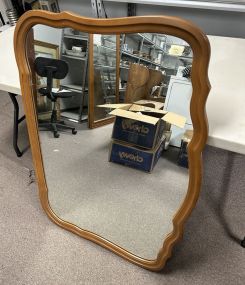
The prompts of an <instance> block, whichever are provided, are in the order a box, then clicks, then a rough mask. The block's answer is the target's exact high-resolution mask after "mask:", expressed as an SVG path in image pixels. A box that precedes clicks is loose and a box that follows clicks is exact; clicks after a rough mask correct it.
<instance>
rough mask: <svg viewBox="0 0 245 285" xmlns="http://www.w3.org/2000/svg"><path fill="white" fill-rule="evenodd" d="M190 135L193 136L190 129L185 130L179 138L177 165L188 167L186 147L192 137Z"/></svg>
mask: <svg viewBox="0 0 245 285" xmlns="http://www.w3.org/2000/svg"><path fill="white" fill-rule="evenodd" d="M192 136H193V131H192V130H187V131H185V133H184V135H183V138H182V140H181V146H180V151H179V155H178V165H180V166H183V167H186V168H188V167H189V163H188V153H187V147H188V144H189V142H190V141H191V139H192Z"/></svg>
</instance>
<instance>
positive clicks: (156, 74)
mask: <svg viewBox="0 0 245 285" xmlns="http://www.w3.org/2000/svg"><path fill="white" fill-rule="evenodd" d="M163 79H164V75H163V73H162V72H161V71H159V70H155V69H150V68H147V67H145V66H144V65H142V64H136V63H133V64H131V65H130V69H129V73H128V81H127V89H126V94H125V102H126V103H132V102H136V101H138V100H142V99H149V100H150V99H151V97H150V95H151V90H152V88H153V87H154V86H159V85H160V84H161V83H162V82H163Z"/></svg>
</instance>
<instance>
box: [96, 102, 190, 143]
mask: <svg viewBox="0 0 245 285" xmlns="http://www.w3.org/2000/svg"><path fill="white" fill-rule="evenodd" d="M99 107H103V108H110V109H114V110H113V111H111V112H110V113H109V114H110V115H114V116H116V119H115V123H114V127H113V131H112V139H115V140H118V141H122V142H127V143H130V144H133V145H135V146H139V147H143V148H146V149H153V148H155V147H156V145H158V143H159V141H160V140H161V138H162V136H163V134H164V131H169V130H170V126H171V124H172V125H175V126H178V127H180V128H184V126H185V122H186V118H184V117H182V116H180V115H177V114H175V113H172V112H167V111H163V110H159V109H155V108H150V107H146V106H142V105H137V104H105V105H99Z"/></svg>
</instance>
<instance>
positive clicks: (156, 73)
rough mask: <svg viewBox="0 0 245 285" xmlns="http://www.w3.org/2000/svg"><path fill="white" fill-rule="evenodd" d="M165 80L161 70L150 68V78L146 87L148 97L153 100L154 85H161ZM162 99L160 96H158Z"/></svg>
mask: <svg viewBox="0 0 245 285" xmlns="http://www.w3.org/2000/svg"><path fill="white" fill-rule="evenodd" d="M163 80H164V75H163V73H162V72H161V71H160V70H155V69H149V80H148V81H147V84H146V88H147V93H146V99H148V100H152V99H153V98H152V97H151V91H152V88H153V87H154V86H160V85H161V83H162V82H163ZM157 99H158V100H160V98H157Z"/></svg>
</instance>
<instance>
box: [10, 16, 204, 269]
mask: <svg viewBox="0 0 245 285" xmlns="http://www.w3.org/2000/svg"><path fill="white" fill-rule="evenodd" d="M36 24H43V25H48V26H51V27H55V28H64V27H70V28H73V29H77V30H81V31H83V32H87V33H92V34H94V33H100V34H109V33H111V34H119V33H136V32H139V33H140V32H145V33H165V34H169V35H173V36H176V37H180V38H182V39H184V40H185V41H186V42H188V43H189V44H190V46H191V48H192V50H193V65H192V87H193V93H192V98H191V104H190V113H191V118H192V122H193V131H194V133H193V138H192V140H191V142H190V143H189V147H188V157H189V184H188V190H187V194H186V196H185V199H184V201H183V203H182V205H181V206H180V208H179V210H178V211H177V213H176V214H175V216H174V217H173V220H172V222H173V230H172V232H170V233H169V234H168V235H167V237H166V239H165V240H164V241H163V246H162V248H161V249H160V251H159V253H158V255H157V258H156V259H155V260H147V259H143V258H141V257H139V256H136V255H134V254H133V253H131V252H128V251H127V250H125V249H123V248H122V247H120V246H118V245H116V244H114V243H112V242H110V241H108V240H106V239H105V238H103V237H101V236H99V235H97V234H96V233H93V232H90V231H87V230H83V229H81V228H79V227H77V226H76V225H74V224H71V223H69V222H67V221H64V220H62V219H60V218H59V217H58V216H56V214H55V213H54V212H53V211H52V209H51V207H50V205H49V201H48V188H47V183H46V179H45V171H44V166H43V158H42V152H41V147H40V140H39V135H38V121H37V114H36V109H35V100H34V95H33V94H34V92H33V90H32V74H31V69H30V66H29V63H28V55H27V51H26V40H27V35H28V32H29V31H30V29H31V28H32V27H33V26H34V25H36ZM14 48H15V55H16V60H17V64H18V68H19V74H20V82H21V92H22V95H23V101H24V109H25V113H26V119H27V126H28V133H29V138H30V144H31V150H32V155H33V161H34V167H35V172H36V178H37V183H38V187H39V196H40V200H41V204H42V207H43V209H44V211H45V212H46V214H47V215H48V217H49V218H50V219H51V220H52V221H53V222H55V223H56V224H57V225H59V226H60V227H62V228H64V229H66V230H69V231H71V232H73V233H75V234H77V235H79V236H81V237H83V238H86V239H88V240H90V241H93V242H95V243H97V244H99V245H101V246H103V247H104V248H107V249H109V250H111V251H112V252H114V253H116V254H117V255H119V256H121V257H123V258H125V259H126V260H128V261H130V262H132V263H134V264H137V265H139V266H141V267H144V268H146V269H149V270H152V271H159V270H161V269H162V268H163V267H164V265H165V263H166V261H167V259H168V258H169V257H170V256H171V252H172V248H173V246H174V245H175V244H176V243H177V242H178V241H179V240H180V239H181V237H182V235H183V228H184V224H185V222H186V220H187V218H188V217H189V216H190V214H191V212H192V210H193V208H194V207H195V204H196V202H197V199H198V197H199V192H200V187H201V178H202V159H201V157H202V156H201V153H202V150H203V148H204V146H205V143H206V140H207V134H208V124H207V118H206V112H205V103H206V99H207V96H208V93H209V90H210V84H209V80H208V65H209V58H210V45H209V41H208V39H207V37H206V36H205V35H204V34H203V33H202V31H200V30H199V29H198V28H197V27H196V26H195V25H193V24H192V23H190V22H188V21H185V20H182V19H180V18H175V17H167V16H142V17H130V18H117V19H91V18H84V17H80V16H78V15H75V14H71V13H67V12H62V13H59V14H54V13H50V12H44V11H30V12H27V13H25V14H24V15H23V16H22V17H21V18H20V19H19V21H18V23H17V25H16V29H15V36H14ZM90 80H91V81H92V82H93V78H90Z"/></svg>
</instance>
